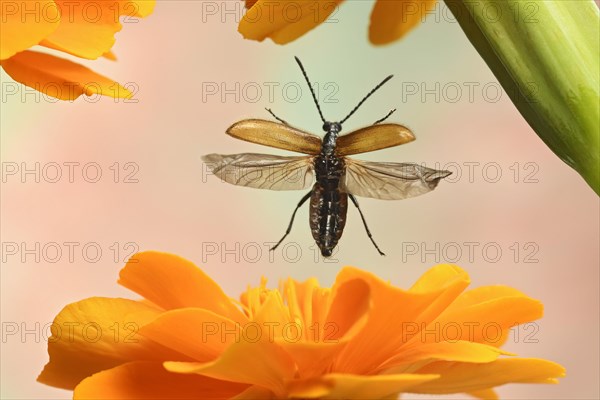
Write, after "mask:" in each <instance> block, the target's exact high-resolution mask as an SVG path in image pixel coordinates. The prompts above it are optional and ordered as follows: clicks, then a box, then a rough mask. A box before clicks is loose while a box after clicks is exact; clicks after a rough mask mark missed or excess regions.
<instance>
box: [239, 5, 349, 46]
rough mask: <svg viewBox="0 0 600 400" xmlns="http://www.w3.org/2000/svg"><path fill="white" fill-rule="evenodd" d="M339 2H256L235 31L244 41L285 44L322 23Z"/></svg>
mask: <svg viewBox="0 0 600 400" xmlns="http://www.w3.org/2000/svg"><path fill="white" fill-rule="evenodd" d="M341 2H342V0H332V1H320V0H317V1H315V0H301V1H290V2H287V1H284V2H273V1H271V0H258V1H256V2H255V3H253V5H252V7H251V8H249V9H248V10H247V11H246V14H245V15H244V17H243V18H242V20H241V21H240V25H239V27H238V31H239V32H240V33H241V34H242V35H243V36H244V38H246V39H252V40H258V41H263V40H265V39H266V38H270V39H272V40H273V41H274V42H275V43H277V44H285V43H289V42H291V41H293V40H296V39H297V38H299V37H300V36H302V35H304V34H305V33H307V32H308V31H310V30H311V29H313V28H315V27H316V26H318V25H320V24H321V23H322V22H323V21H325V20H326V19H327V18H328V17H329V16H330V15H331V13H333V12H334V11H335V10H336V8H337V7H338V5H339V4H340V3H341Z"/></svg>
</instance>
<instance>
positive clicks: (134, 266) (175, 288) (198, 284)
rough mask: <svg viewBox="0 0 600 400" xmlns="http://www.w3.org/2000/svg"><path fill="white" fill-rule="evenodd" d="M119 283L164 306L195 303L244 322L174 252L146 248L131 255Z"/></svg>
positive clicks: (209, 283) (215, 287) (212, 285)
mask: <svg viewBox="0 0 600 400" xmlns="http://www.w3.org/2000/svg"><path fill="white" fill-rule="evenodd" d="M119 278H120V279H119V283H120V284H121V285H123V286H125V287H126V288H128V289H131V290H133V291H134V292H136V293H138V294H140V295H142V296H144V297H145V298H146V299H148V300H150V301H151V302H153V303H154V304H156V305H158V306H160V307H162V308H164V309H167V310H171V309H175V308H185V307H198V308H204V309H206V310H209V311H213V312H215V313H217V314H220V315H222V316H224V317H226V318H229V319H231V320H232V321H235V322H239V323H244V322H245V321H247V318H246V317H245V316H244V315H243V314H242V312H241V311H240V310H239V309H238V308H237V307H236V306H235V305H234V303H233V302H231V300H230V299H229V297H227V296H226V295H225V293H223V290H221V288H220V287H219V285H217V284H216V283H215V281H213V280H212V279H211V278H210V277H209V276H208V275H206V274H205V273H204V272H202V270H200V268H198V267H197V266H196V265H194V264H193V263H192V262H190V261H188V260H185V259H183V258H181V257H178V256H176V255H172V254H168V253H160V252H156V251H148V252H143V253H138V254H136V255H134V256H133V257H131V259H130V260H129V261H128V262H127V265H125V267H124V268H123V269H122V270H121V272H120V273H119Z"/></svg>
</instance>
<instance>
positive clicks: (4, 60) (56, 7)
mask: <svg viewBox="0 0 600 400" xmlns="http://www.w3.org/2000/svg"><path fill="white" fill-rule="evenodd" d="M154 4H155V0H19V1H14V0H0V24H1V25H0V31H1V32H2V34H1V35H0V65H1V66H2V68H3V69H4V70H5V71H6V73H7V74H8V75H10V76H11V77H12V78H13V79H14V80H15V81H17V82H20V83H23V84H25V85H27V86H29V87H32V88H33V89H35V90H38V91H40V92H43V93H45V94H47V95H49V96H52V97H56V98H58V99H61V100H73V99H76V98H77V97H79V96H80V95H82V94H86V95H88V96H91V95H92V94H101V95H105V96H110V97H115V98H117V97H119V98H129V97H131V96H132V93H131V92H130V91H129V90H127V89H126V88H124V87H123V86H121V85H119V84H118V83H116V82H114V81H113V80H111V79H109V78H107V77H105V76H102V75H100V74H97V73H95V72H93V71H92V70H90V69H88V68H86V67H84V66H82V65H80V64H77V63H74V62H72V61H69V60H65V59H62V58H59V57H55V56H53V55H50V54H44V53H39V52H35V51H30V50H28V49H29V48H30V47H32V46H35V45H41V46H44V47H47V48H50V49H54V50H58V51H62V52H65V53H68V54H71V55H74V56H76V57H80V58H85V59H90V60H94V59H97V58H99V57H101V56H104V57H105V58H107V59H110V60H114V59H115V57H114V54H112V53H111V52H110V49H111V48H112V46H113V44H114V43H115V38H114V34H115V33H116V32H118V31H120V30H121V28H122V26H121V23H120V22H119V18H120V17H121V16H125V17H126V18H132V17H145V16H147V15H149V14H151V13H152V11H153V9H154Z"/></svg>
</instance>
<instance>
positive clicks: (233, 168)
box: [202, 153, 314, 190]
mask: <svg viewBox="0 0 600 400" xmlns="http://www.w3.org/2000/svg"><path fill="white" fill-rule="evenodd" d="M202 160H203V161H204V162H205V163H206V166H207V167H208V169H209V170H210V171H211V172H212V173H213V174H214V175H215V176H217V177H218V178H220V179H221V180H223V181H225V182H228V183H231V184H233V185H239V186H248V187H252V188H257V189H270V190H300V189H307V188H309V187H310V186H311V185H312V182H313V175H314V174H313V157H312V156H302V157H282V156H274V155H270V154H254V153H242V154H231V155H224V154H207V155H205V156H203V157H202Z"/></svg>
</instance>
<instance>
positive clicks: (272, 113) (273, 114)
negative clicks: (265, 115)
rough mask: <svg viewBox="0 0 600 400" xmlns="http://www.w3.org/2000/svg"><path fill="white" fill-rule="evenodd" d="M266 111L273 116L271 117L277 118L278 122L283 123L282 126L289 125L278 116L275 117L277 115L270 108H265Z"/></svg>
mask: <svg viewBox="0 0 600 400" xmlns="http://www.w3.org/2000/svg"><path fill="white" fill-rule="evenodd" d="M265 110H267V111H268V112H269V114H271V115H272V116H273V118H275V119H276V120H277V121H279V122H281V123H282V124H284V125H289V124H288V123H287V121H285V120H283V119H281V118H279V117H278V116H277V115H275V113H274V112H273V111H271V109H270V108H265Z"/></svg>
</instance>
